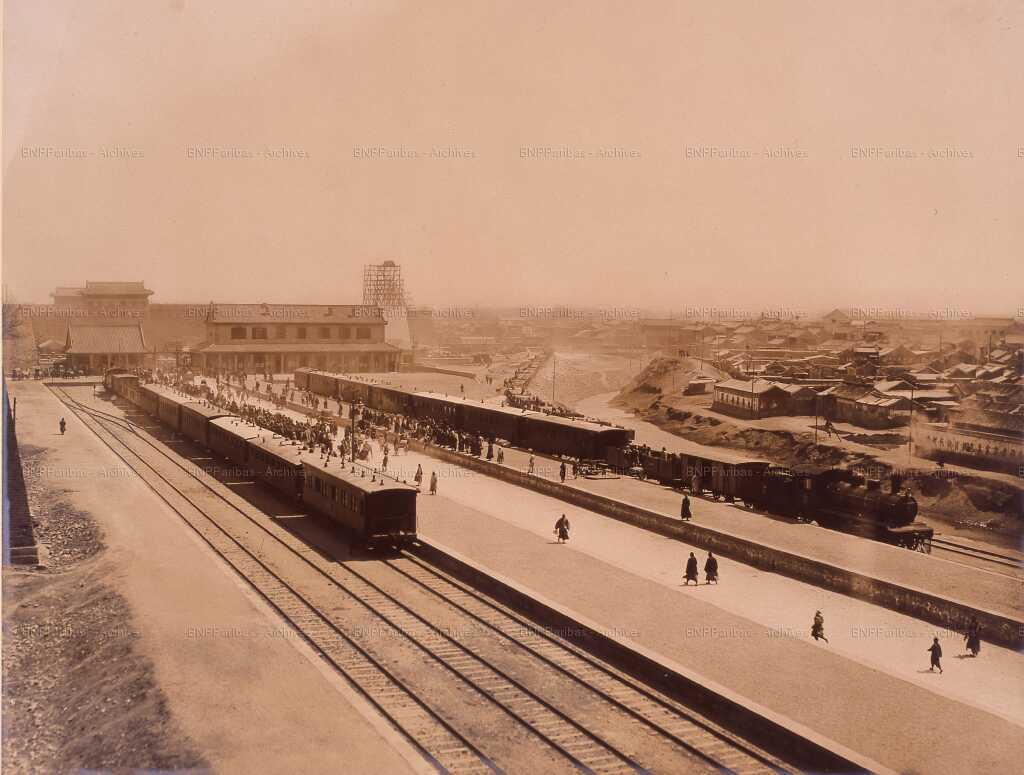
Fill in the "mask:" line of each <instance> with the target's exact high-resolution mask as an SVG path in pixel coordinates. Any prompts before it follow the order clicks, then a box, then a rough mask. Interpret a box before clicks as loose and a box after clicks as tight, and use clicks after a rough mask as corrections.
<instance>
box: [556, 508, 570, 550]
mask: <svg viewBox="0 0 1024 775" xmlns="http://www.w3.org/2000/svg"><path fill="white" fill-rule="evenodd" d="M555 535H556V536H558V543H560V544H562V543H565V542H566V541H568V540H569V520H568V519H566V518H565V514H563V515H562V516H561V517H560V518H559V520H558V521H557V522H556V523H555Z"/></svg>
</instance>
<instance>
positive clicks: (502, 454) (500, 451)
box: [498, 446, 505, 466]
mask: <svg viewBox="0 0 1024 775" xmlns="http://www.w3.org/2000/svg"><path fill="white" fill-rule="evenodd" d="M498 465H499V466H502V465H505V449H504V447H501V446H499V447H498Z"/></svg>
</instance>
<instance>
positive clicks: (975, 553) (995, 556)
mask: <svg viewBox="0 0 1024 775" xmlns="http://www.w3.org/2000/svg"><path fill="white" fill-rule="evenodd" d="M931 543H932V548H933V549H941V550H943V551H945V552H950V553H952V554H959V555H961V556H963V557H970V558H972V559H975V560H983V561H985V562H988V563H992V564H993V565H999V566H1001V567H1003V568H1012V569H1013V570H1021V567H1022V566H1021V562H1020V560H1018V559H1016V558H1015V557H1010V556H1009V555H1006V554H999V553H998V552H991V551H989V550H987V549H980V548H978V547H976V546H968V545H967V544H958V543H957V542H956V541H947V540H946V539H945V538H939V537H937V536H936V537H933V538H932V541H931Z"/></svg>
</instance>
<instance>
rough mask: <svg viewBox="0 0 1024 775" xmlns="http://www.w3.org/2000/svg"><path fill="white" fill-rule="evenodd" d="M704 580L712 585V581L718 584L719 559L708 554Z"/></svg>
mask: <svg viewBox="0 0 1024 775" xmlns="http://www.w3.org/2000/svg"><path fill="white" fill-rule="evenodd" d="M704 578H705V579H706V582H707V583H708V584H710V583H711V582H712V581H713V582H715V583H716V584H717V583H718V558H717V557H715V555H713V554H712V553H711V552H708V559H707V560H706V561H705V562H704Z"/></svg>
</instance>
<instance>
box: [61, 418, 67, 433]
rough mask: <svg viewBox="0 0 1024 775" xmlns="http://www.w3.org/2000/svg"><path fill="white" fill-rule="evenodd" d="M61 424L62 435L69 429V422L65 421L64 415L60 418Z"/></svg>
mask: <svg viewBox="0 0 1024 775" xmlns="http://www.w3.org/2000/svg"><path fill="white" fill-rule="evenodd" d="M59 424H60V435H61V436H63V435H64V431H65V430H67V427H68V424H67V423H66V422H64V418H63V417H61V418H60V423H59Z"/></svg>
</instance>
